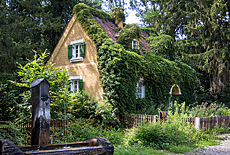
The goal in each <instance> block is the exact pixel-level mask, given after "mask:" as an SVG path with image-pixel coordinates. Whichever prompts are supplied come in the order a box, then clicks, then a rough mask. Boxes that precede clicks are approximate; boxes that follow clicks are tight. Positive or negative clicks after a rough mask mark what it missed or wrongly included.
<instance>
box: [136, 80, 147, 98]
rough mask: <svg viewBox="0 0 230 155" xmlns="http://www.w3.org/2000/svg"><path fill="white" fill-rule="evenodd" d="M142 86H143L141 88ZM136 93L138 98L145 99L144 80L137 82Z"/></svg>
mask: <svg viewBox="0 0 230 155" xmlns="http://www.w3.org/2000/svg"><path fill="white" fill-rule="evenodd" d="M140 84H142V85H141V86H140ZM136 93H137V94H136V97H137V98H145V85H144V79H143V78H140V80H139V81H138V82H137V88H136Z"/></svg>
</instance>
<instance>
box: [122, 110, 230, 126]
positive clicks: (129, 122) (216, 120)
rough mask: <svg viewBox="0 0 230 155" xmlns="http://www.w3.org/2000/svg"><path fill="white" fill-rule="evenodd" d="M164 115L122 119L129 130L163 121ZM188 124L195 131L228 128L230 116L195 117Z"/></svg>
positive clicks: (133, 116)
mask: <svg viewBox="0 0 230 155" xmlns="http://www.w3.org/2000/svg"><path fill="white" fill-rule="evenodd" d="M165 119H166V117H165V114H164V113H163V114H160V116H158V115H141V114H125V115H124V116H123V118H122V120H123V123H124V124H125V127H127V128H131V127H133V126H139V125H141V124H147V123H154V122H157V121H160V120H163V121H164V120H165ZM187 121H188V122H190V123H191V124H193V125H194V126H195V127H196V128H197V129H209V130H210V129H212V128H214V127H215V126H220V127H230V115H228V116H212V117H201V118H199V117H196V118H188V119H187Z"/></svg>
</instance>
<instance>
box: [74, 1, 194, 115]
mask: <svg viewBox="0 0 230 155" xmlns="http://www.w3.org/2000/svg"><path fill="white" fill-rule="evenodd" d="M73 12H74V13H76V16H77V20H78V21H79V22H80V23H81V25H82V27H83V28H84V30H85V32H86V33H87V34H88V35H89V37H90V38H91V39H92V40H93V41H94V42H95V44H96V48H97V56H98V70H99V74H100V79H101V81H102V87H103V90H104V94H103V95H104V97H105V98H106V99H107V100H108V101H109V102H110V103H112V105H113V106H114V107H115V108H117V109H118V111H119V113H126V112H128V113H132V112H135V111H136V110H137V109H141V108H143V107H146V106H151V105H150V104H156V105H159V104H162V103H163V104H167V103H168V99H169V94H168V93H169V90H170V87H171V86H172V85H173V84H174V83H176V84H178V85H179V86H180V88H181V92H182V96H180V98H179V99H180V100H181V102H182V101H185V102H186V103H192V102H193V101H194V91H193V90H194V87H195V84H196V74H195V70H193V69H192V68H191V67H189V66H188V65H186V64H184V63H182V62H180V60H179V59H178V58H177V56H176V55H174V54H175V50H174V46H173V40H172V39H170V36H158V34H157V33H156V31H155V30H154V29H149V28H148V29H146V28H144V29H143V30H144V31H145V32H146V33H147V34H149V35H150V37H149V38H145V39H146V40H147V43H148V46H149V47H150V49H151V50H153V51H152V53H150V52H149V51H148V50H145V49H144V48H143V46H142V45H140V49H139V50H144V52H145V55H141V54H139V53H140V52H136V51H132V50H131V41H132V40H133V39H141V38H142V37H143V36H142V33H141V28H140V27H139V26H138V25H136V24H133V25H128V24H127V25H126V26H125V27H124V28H123V29H122V31H121V33H120V36H119V38H118V40H117V43H115V42H114V41H112V39H110V38H109V37H108V36H107V35H106V33H105V31H104V30H103V29H102V28H101V27H100V26H99V24H98V23H97V22H96V21H95V20H94V19H93V17H92V15H94V16H97V17H100V18H101V19H102V20H104V21H106V20H109V21H113V22H114V18H112V17H111V16H110V15H109V14H107V13H105V12H103V11H99V10H95V9H93V8H90V7H88V6H86V5H84V4H78V5H76V6H75V7H74V10H73ZM157 52H158V53H159V52H160V53H161V54H160V56H157V55H156V54H157ZM162 56H163V57H162ZM165 58H167V59H165ZM169 59H170V60H174V61H170V60H169ZM140 77H143V78H144V84H145V86H146V97H145V98H143V99H137V98H136V85H137V82H138V80H139V79H140Z"/></svg>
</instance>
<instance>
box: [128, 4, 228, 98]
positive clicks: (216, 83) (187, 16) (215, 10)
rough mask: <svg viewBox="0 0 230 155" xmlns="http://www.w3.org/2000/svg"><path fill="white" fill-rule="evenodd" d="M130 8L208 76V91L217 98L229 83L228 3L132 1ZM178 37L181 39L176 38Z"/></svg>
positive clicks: (191, 63) (186, 60)
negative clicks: (164, 35)
mask: <svg viewBox="0 0 230 155" xmlns="http://www.w3.org/2000/svg"><path fill="white" fill-rule="evenodd" d="M131 6H132V8H133V9H136V10H137V11H138V13H139V15H140V16H141V17H142V18H143V21H144V23H145V25H147V26H149V27H155V28H156V30H157V31H158V32H160V33H164V34H167V35H170V36H172V37H173V38H174V39H175V40H177V42H176V45H177V46H176V47H177V48H176V51H177V53H178V54H180V56H181V57H182V60H183V61H185V62H187V63H188V64H189V65H192V66H193V67H194V68H196V69H199V70H200V71H202V72H203V73H204V74H206V75H207V76H208V78H209V81H210V84H209V88H210V92H211V94H212V95H213V96H214V97H215V98H217V92H221V91H223V90H224V88H225V85H226V84H227V83H228V82H229V78H228V76H229V39H230V38H229V37H230V36H229V34H230V33H229V32H230V29H229V10H230V2H228V1H225V0H197V1H185V0H167V1H160V0H154V1H144V0H142V1H140V2H139V3H138V2H137V1H134V0H131ZM143 6H146V8H144V7H143ZM178 35H181V36H184V38H182V39H179V36H178Z"/></svg>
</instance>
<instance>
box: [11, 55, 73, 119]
mask: <svg viewBox="0 0 230 155" xmlns="http://www.w3.org/2000/svg"><path fill="white" fill-rule="evenodd" d="M47 56H48V54H47V53H46V52H44V53H43V54H41V55H37V53H36V52H35V55H34V59H33V60H31V61H29V60H28V63H27V64H26V65H24V66H23V65H21V64H19V69H20V70H19V72H18V75H19V76H20V77H21V78H20V81H11V82H12V83H14V84H15V85H16V86H19V87H22V88H27V90H26V91H24V92H23V93H22V94H21V96H22V97H23V102H22V103H21V104H19V106H20V107H21V108H22V109H23V110H25V111H24V115H25V116H26V117H25V118H28V117H30V116H31V101H30V98H31V92H30V90H29V88H30V84H31V83H32V82H33V81H34V80H35V79H39V78H45V79H46V80H47V81H48V82H49V84H50V96H51V97H63V98H64V100H60V99H57V98H54V99H51V100H50V105H51V110H50V111H51V116H52V118H60V117H62V116H63V115H64V112H65V110H66V112H67V113H69V111H70V110H71V108H72V105H73V103H74V102H75V101H76V99H75V96H76V94H74V93H73V94H72V95H71V92H70V91H69V87H70V85H69V79H68V78H69V74H68V73H67V69H59V68H54V64H51V63H50V64H45V59H46V57H47ZM65 106H66V109H64V107H65Z"/></svg>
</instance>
